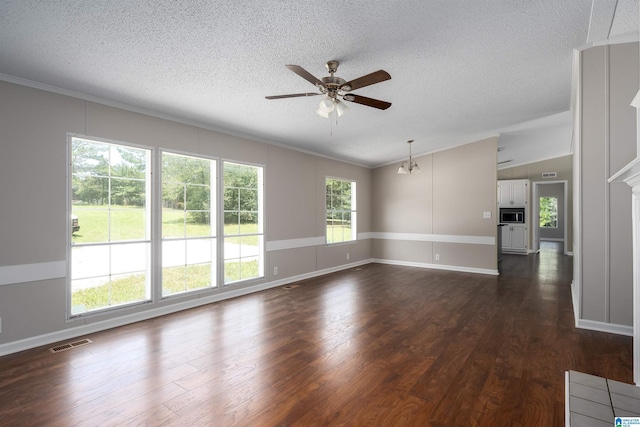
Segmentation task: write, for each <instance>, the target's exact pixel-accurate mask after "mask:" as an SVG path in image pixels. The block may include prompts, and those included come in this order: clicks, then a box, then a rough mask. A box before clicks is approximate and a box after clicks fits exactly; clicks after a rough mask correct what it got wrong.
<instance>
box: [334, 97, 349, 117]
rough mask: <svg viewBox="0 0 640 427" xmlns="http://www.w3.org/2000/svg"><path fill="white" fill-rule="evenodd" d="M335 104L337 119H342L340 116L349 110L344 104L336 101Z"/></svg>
mask: <svg viewBox="0 0 640 427" xmlns="http://www.w3.org/2000/svg"><path fill="white" fill-rule="evenodd" d="M335 104H336V113H338V117H342V115H343V114H344V113H346V112H347V110H348V109H349V107H347V106H346V105H345V103H344V102H340V101H338V100H336V102H335Z"/></svg>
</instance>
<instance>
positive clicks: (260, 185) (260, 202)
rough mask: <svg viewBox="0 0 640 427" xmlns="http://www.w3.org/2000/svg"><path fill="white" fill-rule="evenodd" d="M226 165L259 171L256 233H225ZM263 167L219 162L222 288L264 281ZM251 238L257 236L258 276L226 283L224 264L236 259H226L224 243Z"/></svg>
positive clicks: (242, 163) (233, 161) (244, 163)
mask: <svg viewBox="0 0 640 427" xmlns="http://www.w3.org/2000/svg"><path fill="white" fill-rule="evenodd" d="M226 164H233V165H237V166H244V167H250V168H257V169H258V170H259V173H258V185H257V190H258V194H257V196H258V211H257V214H258V215H257V217H258V231H257V232H256V233H249V234H232V235H227V234H226V233H225V222H226V220H225V214H226V213H227V212H228V211H227V209H225V202H224V197H225V192H226V189H227V186H226V184H225V182H224V171H225V165H226ZM265 169H266V168H265V166H264V165H262V164H256V163H250V162H241V161H237V160H231V159H221V160H220V167H219V174H220V190H221V191H220V194H219V197H218V198H219V203H220V204H219V206H220V208H219V212H220V214H221V221H220V244H221V246H222V251H221V254H222V255H221V256H220V264H221V265H220V275H221V280H220V283H221V284H222V287H223V288H226V287H229V286H235V285H237V284H244V283H247V282H251V281H254V280H261V279H264V278H265V277H266V272H265V246H266V238H265V205H264V200H265V191H266V185H265V175H266V174H265ZM240 212H242V211H241V210H238V213H240ZM251 236H257V237H258V255H257V256H258V275H257V276H253V277H247V278H246V279H243V278H240V279H239V280H233V281H228V282H227V281H226V277H225V274H226V272H225V267H226V262H227V261H228V260H231V259H236V258H227V253H226V251H225V249H224V245H225V241H226V239H227V238H240V239H241V238H243V237H251ZM242 258H248V257H242V256H240V258H238V259H240V260H242Z"/></svg>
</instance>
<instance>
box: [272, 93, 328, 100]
mask: <svg viewBox="0 0 640 427" xmlns="http://www.w3.org/2000/svg"><path fill="white" fill-rule="evenodd" d="M316 95H322V94H321V93H319V92H310V93H292V94H289V95H272V96H265V98H267V99H282V98H297V97H299V96H316Z"/></svg>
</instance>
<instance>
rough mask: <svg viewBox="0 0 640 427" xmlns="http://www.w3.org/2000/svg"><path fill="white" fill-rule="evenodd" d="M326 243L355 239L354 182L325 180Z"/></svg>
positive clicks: (333, 179) (334, 179)
mask: <svg viewBox="0 0 640 427" xmlns="http://www.w3.org/2000/svg"><path fill="white" fill-rule="evenodd" d="M326 203H327V209H326V212H327V243H340V242H348V241H351V240H356V236H357V234H356V183H355V182H353V181H345V180H341V179H336V178H327V180H326Z"/></svg>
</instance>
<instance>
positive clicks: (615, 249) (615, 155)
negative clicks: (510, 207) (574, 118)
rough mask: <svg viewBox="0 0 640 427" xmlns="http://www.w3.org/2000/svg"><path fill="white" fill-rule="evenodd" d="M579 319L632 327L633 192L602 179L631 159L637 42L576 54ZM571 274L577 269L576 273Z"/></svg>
mask: <svg viewBox="0 0 640 427" xmlns="http://www.w3.org/2000/svg"><path fill="white" fill-rule="evenodd" d="M580 66H581V74H580V78H581V91H580V96H581V103H580V109H581V118H580V128H579V131H580V136H581V138H580V148H579V153H580V156H579V157H578V158H576V159H575V160H574V164H575V165H577V166H576V167H577V171H578V176H579V179H580V188H581V191H580V199H579V202H578V203H579V208H580V210H579V213H580V221H579V224H580V228H579V229H578V230H577V231H576V232H578V233H580V248H579V250H580V257H579V258H578V262H577V265H576V267H575V269H574V270H578V274H577V277H578V283H577V284H576V285H577V289H578V294H579V298H580V299H579V301H578V304H579V307H578V313H579V318H580V320H586V321H594V322H602V323H605V324H612V325H623V326H631V325H632V315H633V313H632V310H633V307H632V300H633V298H632V293H633V292H632V273H633V271H632V240H631V234H632V229H631V189H630V187H628V186H627V185H626V184H624V183H612V184H608V183H607V179H608V178H609V177H610V176H611V175H613V174H614V173H615V172H617V171H618V170H619V169H621V168H622V167H623V166H624V165H626V164H627V163H629V162H630V161H631V160H633V159H634V158H635V156H636V118H635V111H634V109H633V108H632V107H631V106H630V103H631V101H632V99H633V97H634V96H635V94H636V92H637V91H638V44H637V43H627V44H620V45H610V46H598V47H594V48H591V49H587V50H585V51H583V52H581V64H580ZM574 273H575V271H574Z"/></svg>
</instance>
